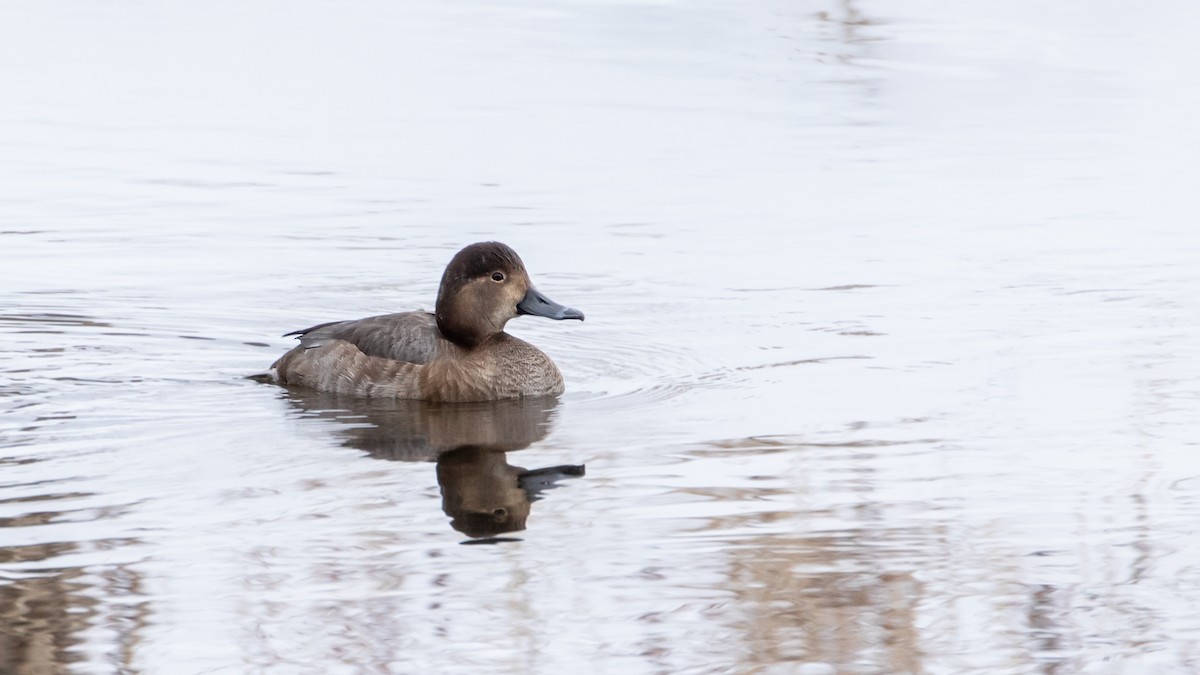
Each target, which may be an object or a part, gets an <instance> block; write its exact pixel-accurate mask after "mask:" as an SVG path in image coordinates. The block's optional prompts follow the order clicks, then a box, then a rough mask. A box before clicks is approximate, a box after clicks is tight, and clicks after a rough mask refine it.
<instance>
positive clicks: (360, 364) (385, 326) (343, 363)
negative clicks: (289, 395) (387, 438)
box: [271, 312, 446, 399]
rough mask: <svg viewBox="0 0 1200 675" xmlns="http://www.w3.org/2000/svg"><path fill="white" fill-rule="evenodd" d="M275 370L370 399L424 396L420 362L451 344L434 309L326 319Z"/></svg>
mask: <svg viewBox="0 0 1200 675" xmlns="http://www.w3.org/2000/svg"><path fill="white" fill-rule="evenodd" d="M288 335H295V336H297V337H299V338H300V344H299V345H297V346H295V347H293V348H292V349H291V350H290V351H288V352H287V353H286V354H284V355H283V356H282V357H280V358H279V360H278V361H276V362H275V363H274V364H272V365H271V368H272V369H273V370H274V373H275V377H276V378H278V380H279V382H281V383H283V384H291V385H300V386H304V387H310V388H312V389H316V390H318V391H329V392H337V393H342V394H352V395H355V396H366V397H388V398H410V399H411V398H421V395H420V382H419V373H420V366H421V365H422V364H425V363H428V362H429V361H430V360H431V359H433V357H434V355H435V354H437V351H438V346H439V343H444V342H446V339H445V338H443V337H442V336H441V334H440V333H439V332H438V329H437V320H436V318H435V317H434V315H433V314H430V313H428V312H402V313H399V314H384V315H382V316H372V317H368V318H366V319H357V320H354V321H333V322H330V323H323V324H320V325H317V326H313V327H311V328H305V329H304V330H298V331H295V332H292V333H288Z"/></svg>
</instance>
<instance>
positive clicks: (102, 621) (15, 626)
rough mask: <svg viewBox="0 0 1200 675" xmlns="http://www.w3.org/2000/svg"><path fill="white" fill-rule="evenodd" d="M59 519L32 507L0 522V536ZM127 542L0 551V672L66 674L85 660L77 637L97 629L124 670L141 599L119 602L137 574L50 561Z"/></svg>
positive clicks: (134, 587) (134, 586)
mask: <svg viewBox="0 0 1200 675" xmlns="http://www.w3.org/2000/svg"><path fill="white" fill-rule="evenodd" d="M70 496H74V495H70ZM59 497H61V495H59ZM66 515H67V514H66V512H54V510H40V512H36V513H30V514H25V515H20V516H16V518H6V519H2V520H0V533H2V532H5V531H6V530H5V528H19V527H36V526H40V525H46V524H50V522H54V521H56V520H61V519H62V518H65V516H66ZM76 515H78V513H76ZM130 543H132V542H131V540H128V539H107V540H91V542H79V543H70V542H54V543H44V544H31V545H24V546H5V548H0V565H2V566H5V567H4V569H5V572H4V575H2V577H0V673H2V674H4V675H10V674H12V675H26V674H28V675H34V674H38V675H41V674H47V673H66V671H68V670H70V668H68V667H70V664H72V663H80V662H83V661H86V659H88V658H89V657H88V656H86V653H85V652H84V650H83V644H84V640H85V638H84V634H85V633H86V632H88V631H94V629H95V628H96V627H97V626H100V625H104V627H106V628H107V629H108V631H110V632H114V633H115V643H116V650H118V653H116V655H115V656H114V657H113V659H114V661H116V662H119V663H120V664H124V667H122V669H127V667H128V663H130V662H131V659H132V650H133V645H134V643H136V634H137V632H138V631H140V628H142V626H143V625H144V622H145V621H144V619H145V616H144V615H145V614H146V613H148V611H149V609H148V604H146V603H144V602H143V603H130V602H124V601H126V599H127V598H128V596H137V595H139V585H140V577H139V575H138V574H137V573H134V572H132V571H130V569H128V568H127V567H125V566H114V567H108V568H100V569H97V568H96V567H88V568H83V567H62V566H61V565H56V563H55V562H56V561H58V560H60V558H62V557H64V556H71V555H78V554H82V552H86V550H90V549H110V548H116V546H122V545H127V544H130ZM11 569H19V572H17V573H13V572H11ZM96 586H100V587H98V589H97V587H96ZM98 598H120V599H121V602H118V603H106V602H104V601H102V599H98Z"/></svg>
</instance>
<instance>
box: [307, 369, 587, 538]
mask: <svg viewBox="0 0 1200 675" xmlns="http://www.w3.org/2000/svg"><path fill="white" fill-rule="evenodd" d="M287 397H288V401H289V402H291V403H292V404H293V405H296V406H297V407H299V408H301V409H302V410H304V413H305V415H306V416H316V417H320V418H323V419H333V420H337V421H338V422H341V423H343V424H344V426H341V427H339V428H338V435H339V436H341V437H343V438H344V439H345V440H344V442H345V445H347V446H350V447H353V448H358V449H360V450H363V451H364V452H366V453H367V454H369V455H370V456H372V457H375V458H377V459H387V460H396V461H408V462H428V461H436V462H437V481H438V485H440V486H441V489H442V510H443V511H445V513H446V515H448V516H450V518H451V522H450V525H451V526H452V527H453V528H454V529H455V530H458V531H459V532H462V533H463V534H465V535H467V536H469V537H475V538H481V537H495V536H497V535H499V534H503V533H506V532H517V531H520V530H523V529H525V522H526V520H527V519H528V517H529V512H530V505H531V504H532V502H535V501H537V500H538V499H539V498H540V495H541V493H542V491H544V490H547V489H550V488H552V487H554V486H555V485H556V484H557V482H558V481H559V480H561V479H563V478H570V477H577V476H582V475H584V467H583V466H582V465H563V466H553V467H546V468H542V469H534V470H525V469H522V468H520V467H516V466H512V465H510V464H509V463H508V458H507V454H506V453H508V452H511V451H514V450H521V449H524V448H527V447H529V446H530V445H532V444H534V443H536V442H538V441H541V440H543V439H544V438H546V436H547V434H548V433H549V431H550V426H551V417H552V414H551V413H552V411H553V410H554V408H555V406H556V405H557V404H558V401H557V399H554V398H534V399H516V400H506V401H490V402H485V403H458V404H445V403H443V404H435V403H425V402H422V401H404V400H388V399H359V398H351V397H346V396H341V395H338V394H330V393H324V392H314V391H311V390H305V389H298V388H297V389H290V390H289V391H288V394H287Z"/></svg>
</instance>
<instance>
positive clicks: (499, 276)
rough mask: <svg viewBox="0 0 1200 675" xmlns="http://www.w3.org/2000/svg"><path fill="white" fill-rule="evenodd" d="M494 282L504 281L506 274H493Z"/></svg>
mask: <svg viewBox="0 0 1200 675" xmlns="http://www.w3.org/2000/svg"><path fill="white" fill-rule="evenodd" d="M492 281H504V272H492Z"/></svg>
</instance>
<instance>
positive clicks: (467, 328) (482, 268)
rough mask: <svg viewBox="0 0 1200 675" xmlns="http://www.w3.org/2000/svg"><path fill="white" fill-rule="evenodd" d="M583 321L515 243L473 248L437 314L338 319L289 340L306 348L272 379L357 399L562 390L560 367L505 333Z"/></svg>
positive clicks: (455, 271)
mask: <svg viewBox="0 0 1200 675" xmlns="http://www.w3.org/2000/svg"><path fill="white" fill-rule="evenodd" d="M524 315H528V316H540V317H545V318H548V319H554V320H556V321H562V320H565V319H578V320H579V321H582V320H583V312H581V311H579V310H577V309H574V308H571V307H566V306H563V305H560V304H558V303H557V302H554V301H553V300H551V299H550V298H548V297H546V296H545V295H544V294H542V293H541V292H540V291H538V290H537V289H536V288H535V287H534V286H533V283H532V282H531V281H530V279H529V273H528V272H527V271H526V269H525V263H524V262H522V261H521V258H520V256H518V255H517V252H516V251H514V250H513V249H512V248H510V247H509V246H507V245H505V244H502V243H500V242H495V241H488V242H479V243H475V244H471V245H469V246H467V247H465V248H463V249H462V250H461V251H459V252H458V253H456V254H455V255H454V257H453V258H452V259H451V260H450V262H449V264H448V265H446V271H445V272H444V273H443V274H442V280H441V284H440V286H439V287H438V295H437V303H436V304H435V306H434V311H433V312H425V311H413V312H400V313H396V314H383V315H380V316H372V317H367V318H364V319H356V320H351V321H331V322H329V323H322V324H318V325H316V326H312V327H311V328H305V329H303V330H298V331H293V332H291V333H287V334H285V335H284V337H292V336H294V337H296V339H298V340H299V341H300V344H298V345H296V346H295V347H293V348H292V349H291V350H289V351H288V352H287V353H286V354H284V355H283V356H281V357H280V358H279V359H278V360H277V361H275V363H273V364H272V365H271V369H270V371H269V373H268V375H269V377H270V378H271V379H272V380H274V381H275V382H277V383H279V384H282V385H286V386H296V387H304V388H307V389H315V390H317V391H324V392H332V393H337V394H346V395H350V396H354V397H360V398H393V399H407V400H421V401H429V402H435V403H470V402H480V401H496V400H503V399H515V398H526V397H538V396H559V395H561V394H562V393H563V390H564V385H563V377H562V373H561V372H560V371H559V370H558V366H556V365H555V364H554V361H552V360H551V359H550V357H549V356H547V355H546V354H545V353H543V352H542V351H541V350H540V349H538V348H537V347H535V346H533V345H531V344H529V343H528V342H525V341H524V340H521V339H519V338H516V337H513V336H512V335H509V334H508V333H506V332H504V327H505V326H506V325H507V324H508V322H509V321H510V320H512V319H514V318H516V317H518V316H524Z"/></svg>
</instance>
